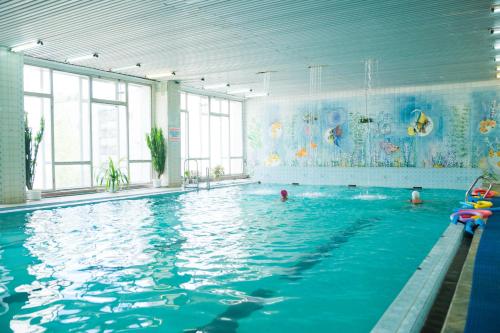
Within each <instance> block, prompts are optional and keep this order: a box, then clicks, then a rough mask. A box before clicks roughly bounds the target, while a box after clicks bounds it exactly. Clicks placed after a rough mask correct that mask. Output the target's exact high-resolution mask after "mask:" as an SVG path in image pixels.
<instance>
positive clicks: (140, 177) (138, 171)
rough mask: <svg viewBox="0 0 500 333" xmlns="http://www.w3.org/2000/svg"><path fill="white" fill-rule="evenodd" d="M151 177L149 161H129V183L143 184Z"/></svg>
mask: <svg viewBox="0 0 500 333" xmlns="http://www.w3.org/2000/svg"><path fill="white" fill-rule="evenodd" d="M151 179H152V178H151V163H149V162H146V163H130V183H132V184H144V183H149V182H150V181H151Z"/></svg>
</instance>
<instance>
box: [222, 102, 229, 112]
mask: <svg viewBox="0 0 500 333" xmlns="http://www.w3.org/2000/svg"><path fill="white" fill-rule="evenodd" d="M220 113H223V114H229V101H228V100H227V99H222V100H221V101H220Z"/></svg>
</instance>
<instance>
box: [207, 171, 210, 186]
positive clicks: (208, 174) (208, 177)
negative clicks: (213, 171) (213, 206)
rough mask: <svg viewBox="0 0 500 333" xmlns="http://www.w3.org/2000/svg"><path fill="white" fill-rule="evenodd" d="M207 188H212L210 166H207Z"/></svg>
mask: <svg viewBox="0 0 500 333" xmlns="http://www.w3.org/2000/svg"><path fill="white" fill-rule="evenodd" d="M207 190H210V167H207Z"/></svg>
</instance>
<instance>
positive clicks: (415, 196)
mask: <svg viewBox="0 0 500 333" xmlns="http://www.w3.org/2000/svg"><path fill="white" fill-rule="evenodd" d="M410 201H411V203H412V204H414V205H420V204H421V203H423V201H422V199H420V192H418V191H413V192H411V200H410Z"/></svg>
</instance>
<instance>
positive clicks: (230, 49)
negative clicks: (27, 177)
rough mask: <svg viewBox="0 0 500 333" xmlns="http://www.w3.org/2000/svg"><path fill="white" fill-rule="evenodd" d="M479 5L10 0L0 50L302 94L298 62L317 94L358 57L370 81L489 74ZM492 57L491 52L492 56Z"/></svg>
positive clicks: (349, 81) (476, 1)
mask: <svg viewBox="0 0 500 333" xmlns="http://www.w3.org/2000/svg"><path fill="white" fill-rule="evenodd" d="M491 4H492V3H491V1H486V0H440V1H430V0H427V1H425V0H419V1H415V0H364V1H354V0H286V1H283V0H265V1H257V0H246V1H235V0H172V1H167V0H164V1H156V0H143V1H137V0H100V1H97V0H32V1H27V0H12V1H0V45H3V46H7V47H10V46H13V45H16V44H19V43H23V42H26V41H30V40H36V39H41V40H42V41H43V42H44V46H43V47H39V48H36V49H31V50H28V51H26V54H27V55H30V56H34V57H40V58H44V59H49V60H55V61H65V60H66V59H68V58H71V57H75V56H80V55H86V54H92V53H94V52H97V53H99V55H100V56H99V58H98V59H91V60H88V61H84V62H81V63H79V65H84V66H89V67H92V68H98V69H103V70H109V69H110V68H117V67H122V66H127V65H132V64H135V63H141V64H142V67H140V68H136V69H131V70H127V71H124V73H126V74H132V75H137V76H145V75H147V74H154V73H158V72H165V71H167V70H175V71H176V73H177V76H176V78H177V79H179V80H181V81H184V82H185V83H186V84H188V85H192V86H195V87H199V86H201V83H202V82H201V80H200V78H201V77H204V78H205V79H206V80H205V82H206V83H207V84H212V83H220V82H229V83H231V85H232V86H233V87H251V88H254V89H255V90H259V89H261V88H262V75H259V74H257V73H258V72H262V71H273V73H272V74H271V84H270V89H271V93H272V94H277V95H280V94H296V93H300V92H304V91H305V92H307V89H308V87H309V71H308V66H310V65H326V67H324V68H323V76H322V77H323V80H322V87H323V90H345V89H356V88H362V87H363V86H364V68H365V67H364V61H365V60H366V59H373V60H375V61H376V63H377V70H376V72H375V81H374V82H375V86H377V87H387V86H401V85H421V84H433V83H446V82H467V81H479V80H488V79H493V78H494V77H495V74H496V73H495V64H494V62H493V57H494V56H495V54H496V53H495V50H494V49H493V43H494V41H495V38H494V36H492V35H491V34H490V33H489V31H488V30H489V28H491V27H495V26H497V25H498V26H500V14H493V13H491V11H490V7H491ZM499 54H500V52H499Z"/></svg>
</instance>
